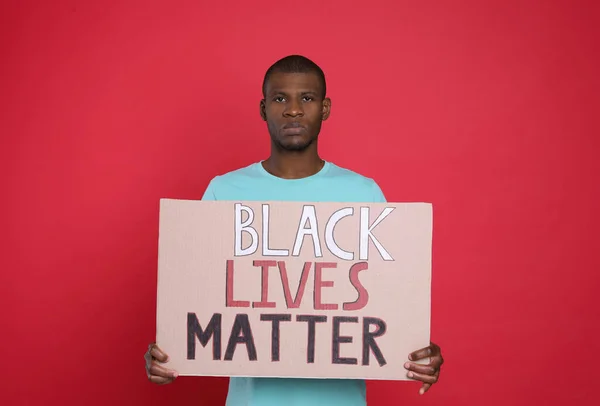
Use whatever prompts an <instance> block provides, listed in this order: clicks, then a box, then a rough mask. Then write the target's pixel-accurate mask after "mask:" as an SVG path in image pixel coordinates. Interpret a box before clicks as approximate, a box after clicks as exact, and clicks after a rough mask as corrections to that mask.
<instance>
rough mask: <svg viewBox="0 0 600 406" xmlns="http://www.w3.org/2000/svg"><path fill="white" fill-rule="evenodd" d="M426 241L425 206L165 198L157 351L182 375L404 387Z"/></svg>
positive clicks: (422, 321) (424, 286)
mask: <svg viewBox="0 0 600 406" xmlns="http://www.w3.org/2000/svg"><path fill="white" fill-rule="evenodd" d="M431 242H432V207H431V205H430V204H426V203H375V204H348V203H300V202H233V201H231V202H229V201H188V200H172V199H163V200H161V207H160V226H159V260H158V309H157V344H158V345H159V346H160V347H161V348H163V349H164V350H165V352H166V353H167V354H169V356H170V361H169V363H168V364H167V367H169V368H173V369H175V370H177V371H178V372H179V374H180V375H208V376H254V377H267V376H268V377H305V378H364V379H398V380H404V379H407V378H406V371H405V370H404V368H403V364H404V362H406V361H407V357H408V354H409V353H410V352H412V351H414V350H416V349H419V348H422V347H425V346H427V345H429V322H430V282H431Z"/></svg>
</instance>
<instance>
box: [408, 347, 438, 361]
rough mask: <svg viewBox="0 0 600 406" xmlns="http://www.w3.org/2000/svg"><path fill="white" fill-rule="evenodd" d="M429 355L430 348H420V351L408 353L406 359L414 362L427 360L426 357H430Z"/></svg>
mask: <svg viewBox="0 0 600 406" xmlns="http://www.w3.org/2000/svg"><path fill="white" fill-rule="evenodd" d="M431 354H432V348H431V346H429V347H425V348H421V349H420V350H417V351H414V352H412V353H410V354H409V355H408V359H409V360H411V361H416V360H419V359H423V358H427V357H429V356H431Z"/></svg>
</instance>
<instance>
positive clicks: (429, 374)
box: [404, 343, 444, 395]
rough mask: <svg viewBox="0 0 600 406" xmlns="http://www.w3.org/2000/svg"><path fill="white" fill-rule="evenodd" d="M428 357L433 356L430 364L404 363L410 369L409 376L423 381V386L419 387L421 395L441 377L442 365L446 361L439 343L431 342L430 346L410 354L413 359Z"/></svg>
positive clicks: (409, 357) (410, 358)
mask: <svg viewBox="0 0 600 406" xmlns="http://www.w3.org/2000/svg"><path fill="white" fill-rule="evenodd" d="M427 357H430V358H431V360H430V361H429V363H428V364H417V363H415V362H407V363H406V364H404V368H406V369H407V370H408V371H409V372H408V377H409V378H411V379H415V380H417V381H421V382H423V386H422V387H421V389H419V394H421V395H422V394H424V393H425V392H427V391H428V390H429V388H431V385H433V384H434V383H436V382H437V381H438V379H439V377H440V367H441V366H442V364H443V363H444V358H442V351H441V349H440V347H439V346H438V345H437V344H434V343H430V345H429V347H425V348H421V349H420V350H417V351H415V352H413V353H411V354H410V355H409V356H408V359H409V360H411V361H418V360H421V359H424V358H427Z"/></svg>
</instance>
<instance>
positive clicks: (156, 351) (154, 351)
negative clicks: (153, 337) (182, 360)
mask: <svg viewBox="0 0 600 406" xmlns="http://www.w3.org/2000/svg"><path fill="white" fill-rule="evenodd" d="M150 355H151V356H152V357H153V358H154V359H156V360H157V361H159V362H167V361H168V360H169V356H168V355H167V354H165V353H164V352H163V351H162V350H161V349H160V348H159V347H158V346H157V345H156V344H154V345H153V346H152V347H151V348H150Z"/></svg>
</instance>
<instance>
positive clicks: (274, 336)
mask: <svg viewBox="0 0 600 406" xmlns="http://www.w3.org/2000/svg"><path fill="white" fill-rule="evenodd" d="M260 320H261V321H270V322H271V361H279V322H281V321H291V320H292V315H291V314H261V315H260Z"/></svg>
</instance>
